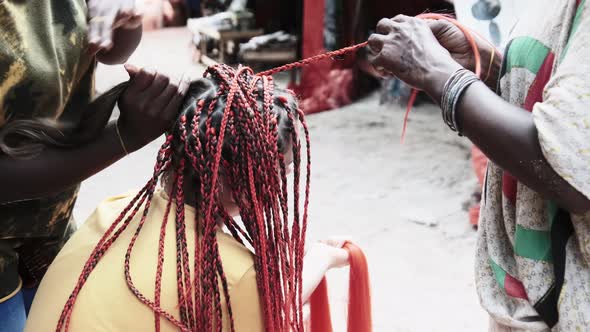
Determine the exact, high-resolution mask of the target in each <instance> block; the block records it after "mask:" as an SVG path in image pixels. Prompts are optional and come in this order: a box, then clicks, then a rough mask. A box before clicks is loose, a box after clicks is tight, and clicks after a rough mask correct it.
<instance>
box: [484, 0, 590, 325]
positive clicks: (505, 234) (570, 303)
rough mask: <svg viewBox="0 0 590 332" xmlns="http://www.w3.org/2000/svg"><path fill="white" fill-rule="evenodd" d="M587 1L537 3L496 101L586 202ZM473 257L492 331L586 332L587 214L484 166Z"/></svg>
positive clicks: (512, 46)
mask: <svg viewBox="0 0 590 332" xmlns="http://www.w3.org/2000/svg"><path fill="white" fill-rule="evenodd" d="M589 7H590V2H589V1H587V0H539V1H536V2H535V4H534V6H532V7H531V8H530V11H529V12H527V13H526V14H524V15H523V18H522V19H521V20H520V21H519V22H518V24H517V26H516V27H515V29H514V30H513V32H512V34H511V42H510V43H509V44H508V45H507V47H506V51H505V57H504V64H503V68H502V72H501V79H500V82H499V92H500V94H501V96H502V98H504V99H505V100H507V101H508V102H510V103H511V104H513V105H518V106H520V107H522V108H524V109H526V110H528V111H530V112H532V114H533V119H534V123H535V126H536V128H537V130H538V136H539V141H540V144H541V148H542V151H543V154H544V156H545V158H546V159H547V161H548V162H549V164H550V165H551V167H552V168H553V169H554V170H555V171H556V172H557V173H558V174H559V175H560V176H561V177H562V178H563V179H565V180H566V181H568V182H569V184H570V185H572V186H573V187H574V188H576V189H577V190H578V191H579V192H581V193H582V194H584V195H585V196H587V197H590V61H589V60H590V8H589ZM479 223H480V228H479V239H478V245H477V259H476V284H477V291H478V294H479V297H480V301H481V303H482V305H483V307H484V308H485V309H486V310H487V311H488V312H489V314H490V316H491V318H492V325H491V326H492V329H493V330H498V331H590V267H589V266H590V214H586V215H572V214H569V213H568V212H567V211H564V210H562V209H560V208H559V207H558V206H556V205H555V204H554V203H553V202H551V201H548V200H546V199H545V198H543V197H542V196H541V195H539V194H538V193H536V192H535V191H533V190H531V189H529V188H527V187H526V186H525V185H523V184H521V183H519V182H518V181H517V180H516V179H515V178H514V177H512V176H511V175H510V174H509V173H508V172H505V171H503V170H502V169H501V168H500V167H498V166H497V165H495V164H493V163H491V162H490V163H489V166H488V169H487V174H486V180H485V185H484V195H483V197H482V209H481V216H480V221H479Z"/></svg>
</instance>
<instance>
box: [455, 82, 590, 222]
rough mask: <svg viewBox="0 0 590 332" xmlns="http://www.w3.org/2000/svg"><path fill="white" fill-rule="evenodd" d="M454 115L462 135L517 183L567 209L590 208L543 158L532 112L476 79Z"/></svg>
mask: <svg viewBox="0 0 590 332" xmlns="http://www.w3.org/2000/svg"><path fill="white" fill-rule="evenodd" d="M457 117H458V118H457V119H458V122H459V124H460V128H462V130H463V134H464V135H465V136H466V137H468V138H469V139H470V140H471V141H472V142H473V143H474V144H475V145H477V146H478V147H479V148H480V149H481V150H482V151H483V152H484V154H485V155H486V156H487V157H488V158H490V159H491V160H492V161H494V162H495V163H496V164H497V165H499V166H500V167H501V168H502V169H504V170H506V171H508V172H509V173H510V174H511V175H513V176H514V177H516V178H517V179H518V180H519V181H520V182H522V183H523V184H525V185H526V186H528V187H529V188H531V189H533V190H535V191H536V192H538V193H540V194H541V195H543V196H545V197H546V198H548V199H551V200H553V201H555V202H557V203H558V205H560V206H561V207H563V208H565V209H567V210H568V211H570V212H573V213H584V212H586V211H588V210H589V209H590V201H589V200H588V199H587V198H586V197H585V196H584V195H583V194H581V193H580V192H578V191H577V190H576V189H575V188H574V187H572V186H571V185H570V184H569V183H568V182H567V181H565V180H564V179H563V178H561V177H560V176H559V175H558V174H557V173H556V172H555V171H554V170H553V168H552V167H551V166H550V165H549V163H548V162H547V160H546V159H545V157H544V155H543V152H542V150H541V145H540V142H539V138H538V135H537V129H536V127H535V124H534V122H533V116H532V113H530V112H528V111H526V110H524V109H522V108H519V107H516V106H514V105H511V104H509V103H507V102H506V101H504V100H503V99H502V98H500V97H498V96H497V95H496V94H494V93H493V92H492V91H490V90H489V89H488V88H487V87H486V86H484V84H482V83H479V82H477V83H474V84H473V85H471V86H470V87H469V88H468V89H467V91H466V92H465V94H464V95H463V97H462V99H461V101H460V103H459V105H458V109H457Z"/></svg>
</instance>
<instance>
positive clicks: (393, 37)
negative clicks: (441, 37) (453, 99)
mask: <svg viewBox="0 0 590 332" xmlns="http://www.w3.org/2000/svg"><path fill="white" fill-rule="evenodd" d="M376 31H377V33H375V34H372V35H371V36H370V37H369V49H370V51H371V55H370V56H369V61H370V62H371V63H372V64H373V66H375V67H376V68H382V71H385V72H388V73H390V74H392V75H394V76H396V77H398V78H399V79H400V80H402V81H404V82H406V83H407V84H409V85H411V86H413V87H415V88H417V89H419V90H424V91H426V92H427V93H429V94H430V95H431V97H433V98H435V100H438V99H437V96H436V93H434V91H436V90H437V89H439V88H440V89H442V86H443V85H444V82H445V81H446V79H447V78H448V76H450V74H451V73H452V72H454V71H455V70H457V69H458V68H460V66H461V65H460V64H459V63H457V62H456V61H455V60H454V59H453V58H452V56H451V54H450V53H449V51H448V50H447V49H445V48H444V47H443V46H442V45H441V44H440V43H439V42H438V40H437V38H436V36H435V35H434V34H433V32H432V30H431V28H430V26H429V24H428V23H427V22H426V20H424V19H421V18H416V17H409V16H405V15H398V16H396V17H395V18H393V19H382V20H381V21H379V24H378V25H377V30H376ZM447 73H448V74H447ZM441 74H442V75H441Z"/></svg>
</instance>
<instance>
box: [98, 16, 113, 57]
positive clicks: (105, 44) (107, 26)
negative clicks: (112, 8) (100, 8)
mask: <svg viewBox="0 0 590 332" xmlns="http://www.w3.org/2000/svg"><path fill="white" fill-rule="evenodd" d="M115 19H116V16H115V15H112V14H111V15H108V16H104V19H103V22H102V25H101V27H100V44H99V47H100V50H101V51H102V50H105V51H108V50H110V49H111V48H112V47H113V28H114V24H115Z"/></svg>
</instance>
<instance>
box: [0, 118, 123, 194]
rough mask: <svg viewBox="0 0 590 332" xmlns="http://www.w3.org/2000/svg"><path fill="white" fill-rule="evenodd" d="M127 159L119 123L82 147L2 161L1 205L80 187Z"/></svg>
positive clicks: (0, 177) (0, 158)
mask: <svg viewBox="0 0 590 332" xmlns="http://www.w3.org/2000/svg"><path fill="white" fill-rule="evenodd" d="M124 155H125V153H124V151H123V149H122V147H121V144H120V141H119V138H118V136H117V132H116V128H115V123H114V122H113V123H111V124H109V125H108V126H107V127H106V128H105V130H103V132H102V133H101V135H100V136H99V137H98V138H97V139H96V140H94V141H92V142H90V143H88V144H86V145H84V146H80V147H74V148H67V149H65V148H64V149H58V148H47V149H45V150H43V152H41V154H40V155H39V156H37V157H35V158H34V159H30V160H16V159H11V158H9V157H7V156H2V157H0V183H2V188H3V190H0V203H6V202H11V201H18V200H23V199H31V198H37V197H43V196H45V195H48V194H51V193H55V192H59V191H61V190H64V189H67V188H69V187H71V186H72V185H75V184H77V183H80V182H81V181H83V180H85V179H87V178H89V177H90V176H92V175H94V174H96V173H98V172H99V171H101V170H103V169H104V168H106V167H108V166H109V165H111V164H113V163H114V162H116V161H117V160H119V159H121V158H122V157H123V156H124Z"/></svg>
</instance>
